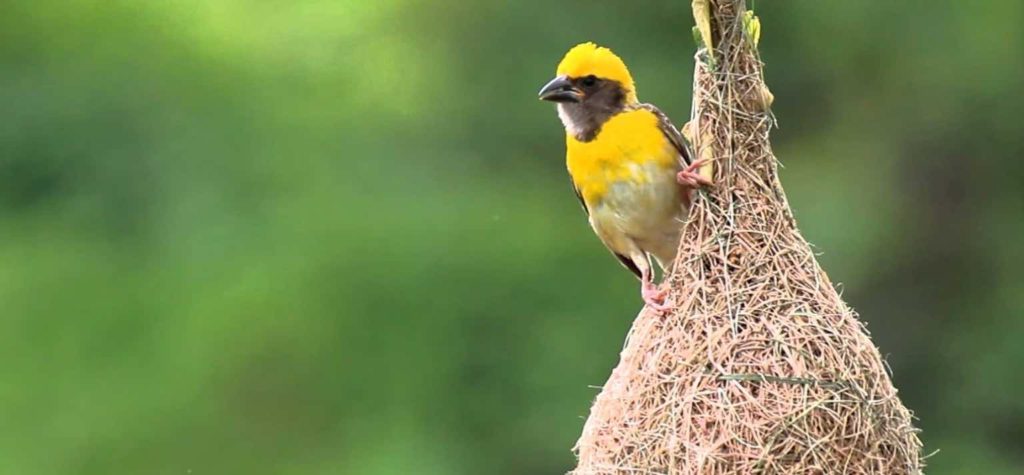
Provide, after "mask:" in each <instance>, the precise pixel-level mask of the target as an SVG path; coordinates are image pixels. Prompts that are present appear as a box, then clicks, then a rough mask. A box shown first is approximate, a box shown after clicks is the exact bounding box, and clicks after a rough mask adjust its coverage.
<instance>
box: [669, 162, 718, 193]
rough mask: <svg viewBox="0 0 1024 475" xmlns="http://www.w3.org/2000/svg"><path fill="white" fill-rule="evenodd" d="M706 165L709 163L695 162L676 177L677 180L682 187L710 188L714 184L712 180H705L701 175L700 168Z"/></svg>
mask: <svg viewBox="0 0 1024 475" xmlns="http://www.w3.org/2000/svg"><path fill="white" fill-rule="evenodd" d="M705 163H707V160H696V161H694V162H693V163H691V164H689V165H688V166H687V167H686V168H684V169H683V170H682V171H681V172H679V173H678V174H677V175H676V180H678V181H679V184H680V185H685V186H688V187H691V188H700V187H702V186H710V185H711V184H712V182H711V180H709V179H707V178H704V177H703V176H701V174H700V167H702V166H704V164H705Z"/></svg>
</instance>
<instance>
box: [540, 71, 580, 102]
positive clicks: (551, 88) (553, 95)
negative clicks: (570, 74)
mask: <svg viewBox="0 0 1024 475" xmlns="http://www.w3.org/2000/svg"><path fill="white" fill-rule="evenodd" d="M539 96H540V99H541V100H542V101H551V102H579V101H581V100H582V99H583V92H582V91H580V90H579V89H576V86H573V85H572V82H570V81H569V78H567V77H565V76H558V77H557V78H554V79H552V80H551V82H549V83H547V84H545V85H544V87H543V88H541V90H540V93H539Z"/></svg>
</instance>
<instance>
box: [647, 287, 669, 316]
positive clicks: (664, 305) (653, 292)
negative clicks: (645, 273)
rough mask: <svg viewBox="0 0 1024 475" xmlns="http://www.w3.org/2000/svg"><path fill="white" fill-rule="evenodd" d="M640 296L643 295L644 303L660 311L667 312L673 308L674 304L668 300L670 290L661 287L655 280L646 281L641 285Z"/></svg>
mask: <svg viewBox="0 0 1024 475" xmlns="http://www.w3.org/2000/svg"><path fill="white" fill-rule="evenodd" d="M640 296H641V297H643V299H644V303H646V304H647V306H648V307H651V308H652V309H654V310H655V311H657V312H658V313H664V312H667V311H668V310H670V309H671V308H672V305H671V304H669V303H668V302H667V301H666V298H667V297H668V292H666V291H664V290H661V289H659V288H658V286H656V285H654V283H653V282H649V281H644V283H643V285H642V286H641V287H640Z"/></svg>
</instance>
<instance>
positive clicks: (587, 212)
mask: <svg viewBox="0 0 1024 475" xmlns="http://www.w3.org/2000/svg"><path fill="white" fill-rule="evenodd" d="M569 185H570V186H572V191H573V193H576V199H578V200H580V206H582V207H583V212H584V213H586V214H587V217H588V218H589V217H590V208H587V202H586V201H583V194H582V193H580V189H579V188H578V187H576V182H574V181H572V177H571V176H570V177H569Z"/></svg>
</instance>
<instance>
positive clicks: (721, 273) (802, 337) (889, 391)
mask: <svg viewBox="0 0 1024 475" xmlns="http://www.w3.org/2000/svg"><path fill="white" fill-rule="evenodd" d="M701 3H702V4H703V5H704V6H706V7H707V10H706V11H707V12H708V13H707V19H708V23H710V28H709V31H710V32H711V33H712V34H713V35H714V38H710V37H708V38H706V39H704V40H703V41H702V44H703V45H704V46H705V47H704V48H701V49H700V50H699V52H698V54H697V68H696V71H695V75H694V76H695V77H694V109H693V117H692V120H691V123H690V124H689V125H688V127H687V128H686V129H685V133H687V135H689V136H690V138H691V141H692V142H693V143H694V146H695V148H696V152H697V156H698V157H705V158H712V159H713V162H712V163H713V167H709V169H708V170H707V173H709V174H711V176H713V177H714V181H715V185H714V186H713V187H711V188H709V189H707V190H704V191H701V192H700V195H701V196H700V197H698V198H697V199H696V200H695V202H694V204H693V207H692V209H691V211H690V219H689V222H688V224H687V226H686V231H685V233H684V237H683V240H682V242H681V244H680V246H681V247H680V252H679V258H678V260H677V262H676V264H675V268H674V270H673V271H672V272H671V273H670V275H669V276H668V278H667V280H668V283H669V285H670V286H671V296H670V298H671V299H672V300H671V301H672V302H674V303H675V306H676V307H675V309H674V311H672V312H670V313H669V314H665V315H661V314H658V313H656V312H652V311H644V312H641V314H640V315H639V316H638V317H637V319H636V321H635V322H634V324H633V328H632V329H631V330H630V334H629V336H628V339H627V343H626V346H625V348H624V349H623V350H622V353H621V361H620V362H619V365H618V366H617V367H616V368H615V370H614V371H613V372H612V375H611V377H610V378H609V380H608V382H607V384H605V386H604V388H603V390H602V391H601V394H600V395H598V397H597V400H596V401H595V403H594V405H593V407H592V409H591V413H590V417H589V419H588V420H587V422H586V425H585V427H584V429H583V435H582V437H581V438H580V440H579V442H578V443H577V445H576V448H575V451H576V453H577V456H578V459H579V463H578V466H577V468H576V469H575V470H574V471H573V472H572V473H573V474H575V475H590V474H698V473H699V474H757V473H771V474H798V473H799V474H825V473H843V474H916V473H921V467H922V466H923V463H922V461H921V457H920V449H921V442H920V440H919V439H918V436H917V430H916V429H915V428H914V427H913V425H912V421H911V419H912V416H911V413H910V411H908V410H907V408H905V407H904V406H903V404H902V403H901V402H900V400H899V399H898V397H897V395H896V388H894V387H893V384H892V381H891V380H890V379H889V374H888V372H887V370H886V366H885V363H884V362H883V360H882V357H881V355H880V354H879V352H878V349H877V348H876V347H875V346H874V344H873V343H872V342H871V339H870V337H869V335H868V332H867V330H866V329H865V328H864V326H863V324H861V322H860V321H859V320H858V319H857V316H856V313H854V311H853V310H851V309H850V308H849V307H847V306H846V304H845V303H843V301H842V299H841V298H840V296H839V294H838V293H837V291H836V289H835V288H834V287H833V285H832V283H831V281H830V280H829V278H828V276H827V275H825V272H824V271H822V269H821V267H819V265H818V263H817V261H816V259H815V256H814V253H813V251H812V250H811V248H810V246H809V245H808V243H807V241H805V240H804V238H803V237H802V236H801V235H800V232H799V231H798V230H797V228H796V223H795V221H794V220H793V217H792V214H791V212H790V208H789V205H788V203H787V202H786V197H785V194H784V193H783V190H782V187H781V185H780V184H779V180H778V174H777V163H776V159H775V156H774V155H773V154H772V150H771V146H770V144H769V141H768V133H769V130H770V129H771V127H772V125H773V119H772V116H771V114H770V112H769V111H768V106H769V105H770V102H771V94H770V93H768V91H767V88H766V87H765V86H764V82H763V76H762V65H761V62H760V59H759V57H758V55H757V46H756V42H757V39H758V37H759V34H760V25H759V24H757V18H756V17H753V16H752V13H750V12H747V10H746V8H745V5H744V2H743V1H742V0H717V1H712V2H710V3H709V2H707V0H704V1H701V0H694V11H695V13H697V14H699V13H698V8H697V7H698V4H701ZM700 20H701V18H700V17H699V16H698V24H700V23H701V21H700ZM701 30H703V28H701ZM701 36H702V35H701V34H700V31H698V34H697V37H698V38H701ZM712 41H714V48H707V47H706V46H708V45H711V44H712ZM710 168H713V169H714V170H713V172H712V171H711V170H710Z"/></svg>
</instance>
